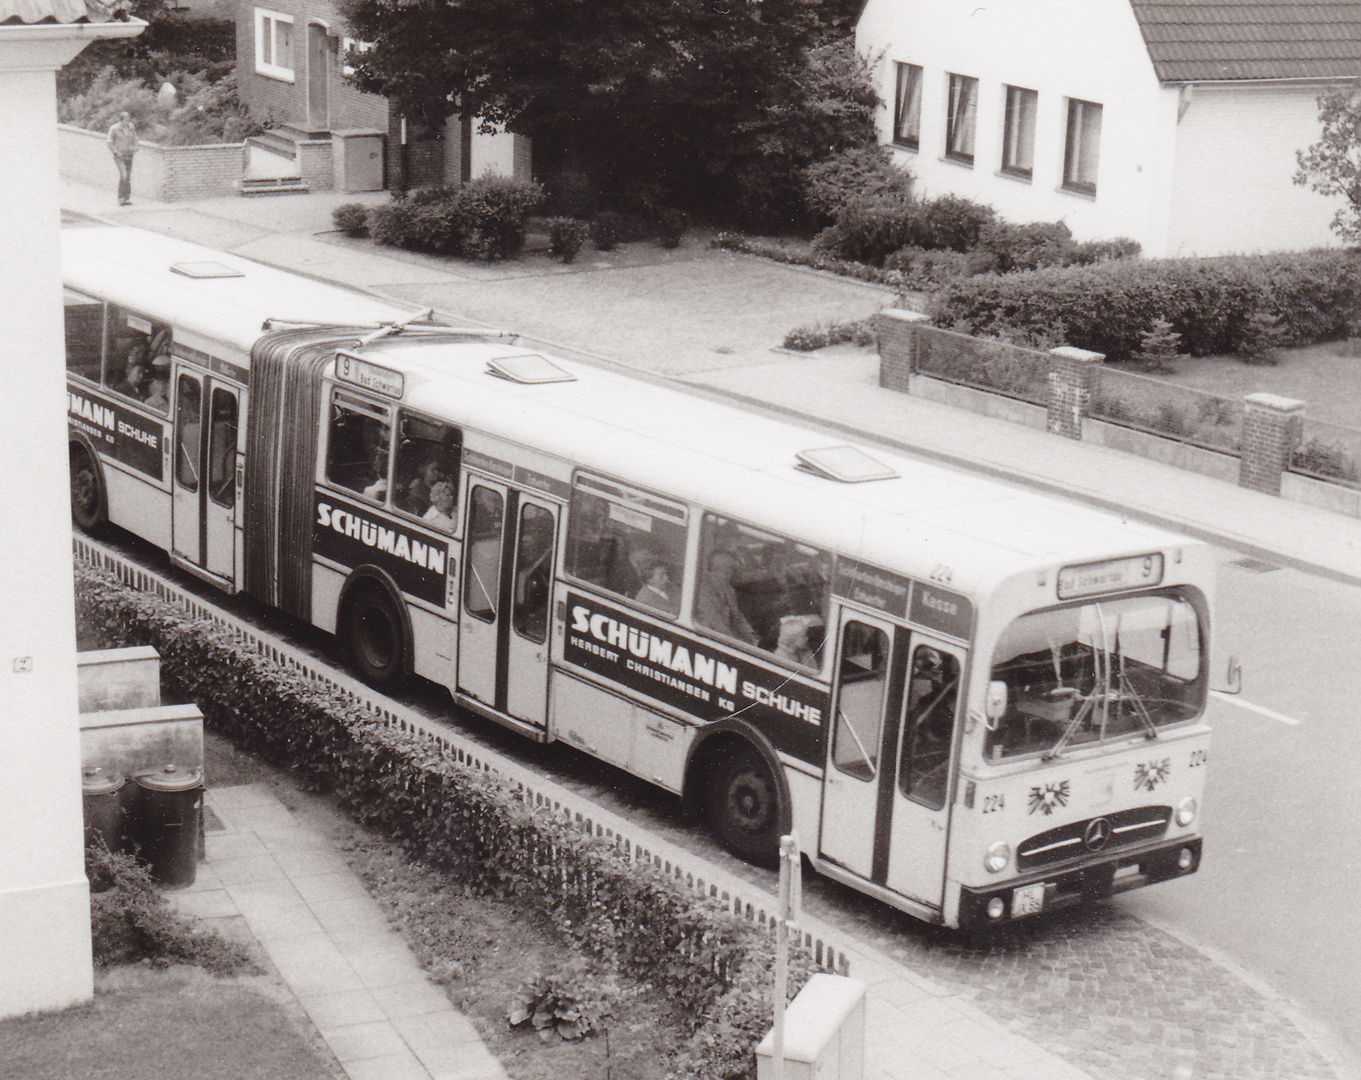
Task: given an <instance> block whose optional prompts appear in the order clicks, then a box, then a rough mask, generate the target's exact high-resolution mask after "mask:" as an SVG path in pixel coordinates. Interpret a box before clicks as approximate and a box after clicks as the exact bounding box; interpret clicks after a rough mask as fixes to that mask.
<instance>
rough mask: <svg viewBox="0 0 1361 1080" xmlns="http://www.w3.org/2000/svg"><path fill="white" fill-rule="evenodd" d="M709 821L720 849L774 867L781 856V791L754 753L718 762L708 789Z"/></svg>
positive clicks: (736, 754)
mask: <svg viewBox="0 0 1361 1080" xmlns="http://www.w3.org/2000/svg"><path fill="white" fill-rule="evenodd" d="M709 818H710V824H711V826H712V828H713V830H714V833H715V834H716V835H717V836H718V838H719V840H720V841H721V842H722V844H723V846H724V847H725V848H727V849H728V850H729V851H731V852H732V853H733V854H734V855H736V856H737V857H738V858H739V859H743V860H745V861H747V862H749V863H752V864H754V865H756V866H775V865H776V864H777V863H778V862H779V855H780V789H779V787H778V786H777V785H776V783H775V777H774V776H773V775H771V772H770V767H769V766H768V765H767V764H766V763H765V761H763V760H762V759H761V757H760V755H759V754H757V753H756V751H754V750H749V749H748V750H738V751H736V752H733V753H730V754H726V755H725V756H723V757H722V758H720V759H719V762H718V769H717V772H716V774H715V776H714V780H713V786H712V787H711V788H710V790H709Z"/></svg>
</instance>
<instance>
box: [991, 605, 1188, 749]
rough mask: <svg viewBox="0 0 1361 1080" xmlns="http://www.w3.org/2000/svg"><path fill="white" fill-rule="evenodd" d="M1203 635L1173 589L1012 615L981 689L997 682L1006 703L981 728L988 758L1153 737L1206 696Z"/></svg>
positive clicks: (994, 691) (1184, 717) (995, 689)
mask: <svg viewBox="0 0 1361 1080" xmlns="http://www.w3.org/2000/svg"><path fill="white" fill-rule="evenodd" d="M1202 641H1203V635H1202V633H1201V623H1200V618H1199V616H1198V615H1197V611H1196V608H1195V607H1194V606H1193V605H1192V604H1191V603H1190V602H1189V601H1188V600H1187V599H1185V598H1184V597H1182V596H1180V595H1177V594H1175V593H1160V594H1153V595H1142V596H1130V597H1124V598H1122V599H1118V600H1102V601H1098V602H1092V603H1087V604H1080V605H1074V606H1071V607H1062V608H1053V609H1050V610H1048V611H1037V612H1033V613H1031V614H1029V615H1023V616H1021V618H1019V619H1017V620H1016V621H1015V622H1014V623H1012V624H1011V625H1010V626H1009V627H1007V629H1006V630H1005V631H1004V632H1003V634H1002V636H1001V638H1000V639H999V641H998V643H997V649H996V651H995V653H994V654H993V662H992V676H991V677H992V681H993V686H992V688H991V691H990V695H989V696H990V697H992V698H994V699H996V698H997V697H999V694H998V690H999V687H998V686H997V684H998V683H1001V684H1003V686H1004V687H1005V705H1004V711H1003V713H1002V716H1001V717H1000V718H999V719H998V720H997V721H996V723H995V728H994V729H993V730H990V731H989V732H988V736H987V741H986V750H985V752H986V754H987V757H988V759H989V760H990V761H1000V760H1003V759H1005V758H1014V757H1018V756H1020V755H1023V754H1041V755H1043V756H1044V757H1046V758H1049V757H1055V756H1057V755H1059V754H1061V753H1062V752H1063V751H1064V750H1065V749H1067V748H1068V747H1073V746H1081V745H1084V744H1091V743H1098V742H1101V741H1103V740H1106V739H1114V738H1120V737H1124V736H1129V735H1138V734H1142V735H1144V736H1145V737H1147V738H1156V737H1157V735H1158V729H1160V728H1162V727H1165V726H1166V725H1168V724H1175V723H1178V722H1179V721H1182V720H1189V719H1191V718H1192V717H1194V716H1196V715H1198V714H1199V713H1200V711H1201V709H1202V708H1203V706H1204V702H1205V680H1204V678H1203V677H1202V672H1203V670H1204V660H1205V657H1204V655H1203V646H1202ZM989 726H990V727H992V726H993V725H992V724H990V725H989Z"/></svg>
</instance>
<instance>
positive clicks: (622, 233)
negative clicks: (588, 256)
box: [591, 210, 643, 251]
mask: <svg viewBox="0 0 1361 1080" xmlns="http://www.w3.org/2000/svg"><path fill="white" fill-rule="evenodd" d="M642 236H643V229H642V227H641V226H640V225H639V224H638V221H637V219H636V218H634V217H631V216H630V215H628V214H621V213H619V212H618V211H616V210H605V211H602V212H601V213H599V214H597V215H596V216H595V220H594V221H592V222H591V243H593V244H594V245H595V249H596V251H613V250H614V249H615V248H616V247H618V246H619V245H620V244H628V243H631V242H633V241H634V240H640V239H642Z"/></svg>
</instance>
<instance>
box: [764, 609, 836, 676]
mask: <svg viewBox="0 0 1361 1080" xmlns="http://www.w3.org/2000/svg"><path fill="white" fill-rule="evenodd" d="M825 636H826V625H825V624H824V623H823V621H822V616H820V615H784V616H781V618H780V636H779V640H778V641H777V642H776V643H775V655H776V656H778V657H779V658H780V659H781V660H784V661H786V662H788V663H791V664H794V665H795V666H797V667H801V668H803V669H804V670H806V671H820V670H821V669H822V655H821V654H822V644H823V639H824V638H825Z"/></svg>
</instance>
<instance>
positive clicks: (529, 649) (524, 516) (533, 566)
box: [458, 476, 558, 728]
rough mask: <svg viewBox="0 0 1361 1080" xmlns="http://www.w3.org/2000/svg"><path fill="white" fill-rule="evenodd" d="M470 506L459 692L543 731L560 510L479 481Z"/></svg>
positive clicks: (474, 481)
mask: <svg viewBox="0 0 1361 1080" xmlns="http://www.w3.org/2000/svg"><path fill="white" fill-rule="evenodd" d="M464 506H465V508H466V510H465V514H466V524H465V529H464V541H463V589H462V598H461V605H462V610H461V612H460V615H459V635H458V639H459V640H458V689H459V690H460V692H462V693H464V694H467V695H469V696H470V697H474V698H476V699H477V700H478V701H480V702H482V703H483V704H485V705H488V706H490V707H491V708H493V709H495V710H496V711H497V712H500V713H505V714H507V715H509V716H512V717H514V718H515V719H517V720H522V721H524V722H526V723H529V724H532V725H534V726H535V727H540V728H541V727H543V726H544V725H545V724H546V723H547V717H548V653H549V642H548V611H549V601H550V599H551V597H552V582H553V559H554V549H555V545H556V537H557V521H558V510H557V507H556V506H555V505H554V504H553V503H551V502H549V501H547V500H545V499H542V498H540V497H539V496H538V495H535V494H534V493H532V492H528V491H522V490H520V489H517V488H513V487H510V486H509V485H507V484H504V483H502V482H500V481H497V480H489V479H484V478H482V477H479V476H471V477H470V478H469V481H468V497H467V499H466V500H465V501H464Z"/></svg>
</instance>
